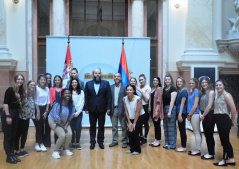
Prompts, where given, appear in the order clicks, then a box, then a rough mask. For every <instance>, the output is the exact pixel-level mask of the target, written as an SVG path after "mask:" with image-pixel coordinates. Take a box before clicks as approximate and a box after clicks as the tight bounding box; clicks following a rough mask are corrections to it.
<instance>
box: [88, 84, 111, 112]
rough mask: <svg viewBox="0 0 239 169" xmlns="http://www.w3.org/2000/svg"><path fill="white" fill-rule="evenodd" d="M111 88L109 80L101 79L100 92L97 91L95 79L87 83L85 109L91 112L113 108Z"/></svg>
mask: <svg viewBox="0 0 239 169" xmlns="http://www.w3.org/2000/svg"><path fill="white" fill-rule="evenodd" d="M111 101H112V99H111V90H110V84H109V82H108V81H105V80H101V82H100V87H99V92H98V94H96V93H95V88H94V80H91V81H89V82H87V83H86V85H85V108H84V110H85V111H89V112H101V113H103V112H106V111H107V110H111V104H112V103H111Z"/></svg>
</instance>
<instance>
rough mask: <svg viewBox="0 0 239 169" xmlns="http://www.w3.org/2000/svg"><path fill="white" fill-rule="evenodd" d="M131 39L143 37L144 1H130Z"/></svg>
mask: <svg viewBox="0 0 239 169" xmlns="http://www.w3.org/2000/svg"><path fill="white" fill-rule="evenodd" d="M131 34H132V37H143V36H144V0H132V26H131Z"/></svg>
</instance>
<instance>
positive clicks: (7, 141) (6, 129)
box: [1, 109, 19, 155]
mask: <svg viewBox="0 0 239 169" xmlns="http://www.w3.org/2000/svg"><path fill="white" fill-rule="evenodd" d="M9 113H10V114H11V115H12V124H10V125H9V124H7V122H6V115H5V113H2V118H1V119H2V127H3V133H4V140H3V146H4V150H5V153H6V155H10V154H13V153H14V147H15V138H16V132H17V127H18V119H19V118H18V116H19V110H18V109H9Z"/></svg>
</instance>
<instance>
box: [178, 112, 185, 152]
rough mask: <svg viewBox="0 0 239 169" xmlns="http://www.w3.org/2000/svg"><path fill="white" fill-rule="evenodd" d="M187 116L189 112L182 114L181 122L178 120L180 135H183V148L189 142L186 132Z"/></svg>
mask: <svg viewBox="0 0 239 169" xmlns="http://www.w3.org/2000/svg"><path fill="white" fill-rule="evenodd" d="M186 118H187V114H182V119H183V121H182V122H181V123H180V122H179V121H178V128H179V132H180V137H181V145H182V147H183V148H186V144H187V133H186V127H185V123H186Z"/></svg>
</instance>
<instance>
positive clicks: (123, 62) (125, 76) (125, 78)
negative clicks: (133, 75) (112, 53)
mask: <svg viewBox="0 0 239 169" xmlns="http://www.w3.org/2000/svg"><path fill="white" fill-rule="evenodd" d="M118 73H120V74H121V77H122V79H121V83H122V84H124V85H126V86H127V85H128V84H129V71H128V66H127V59H126V54H125V50H124V45H122V52H121V58H120V64H119V69H118Z"/></svg>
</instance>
